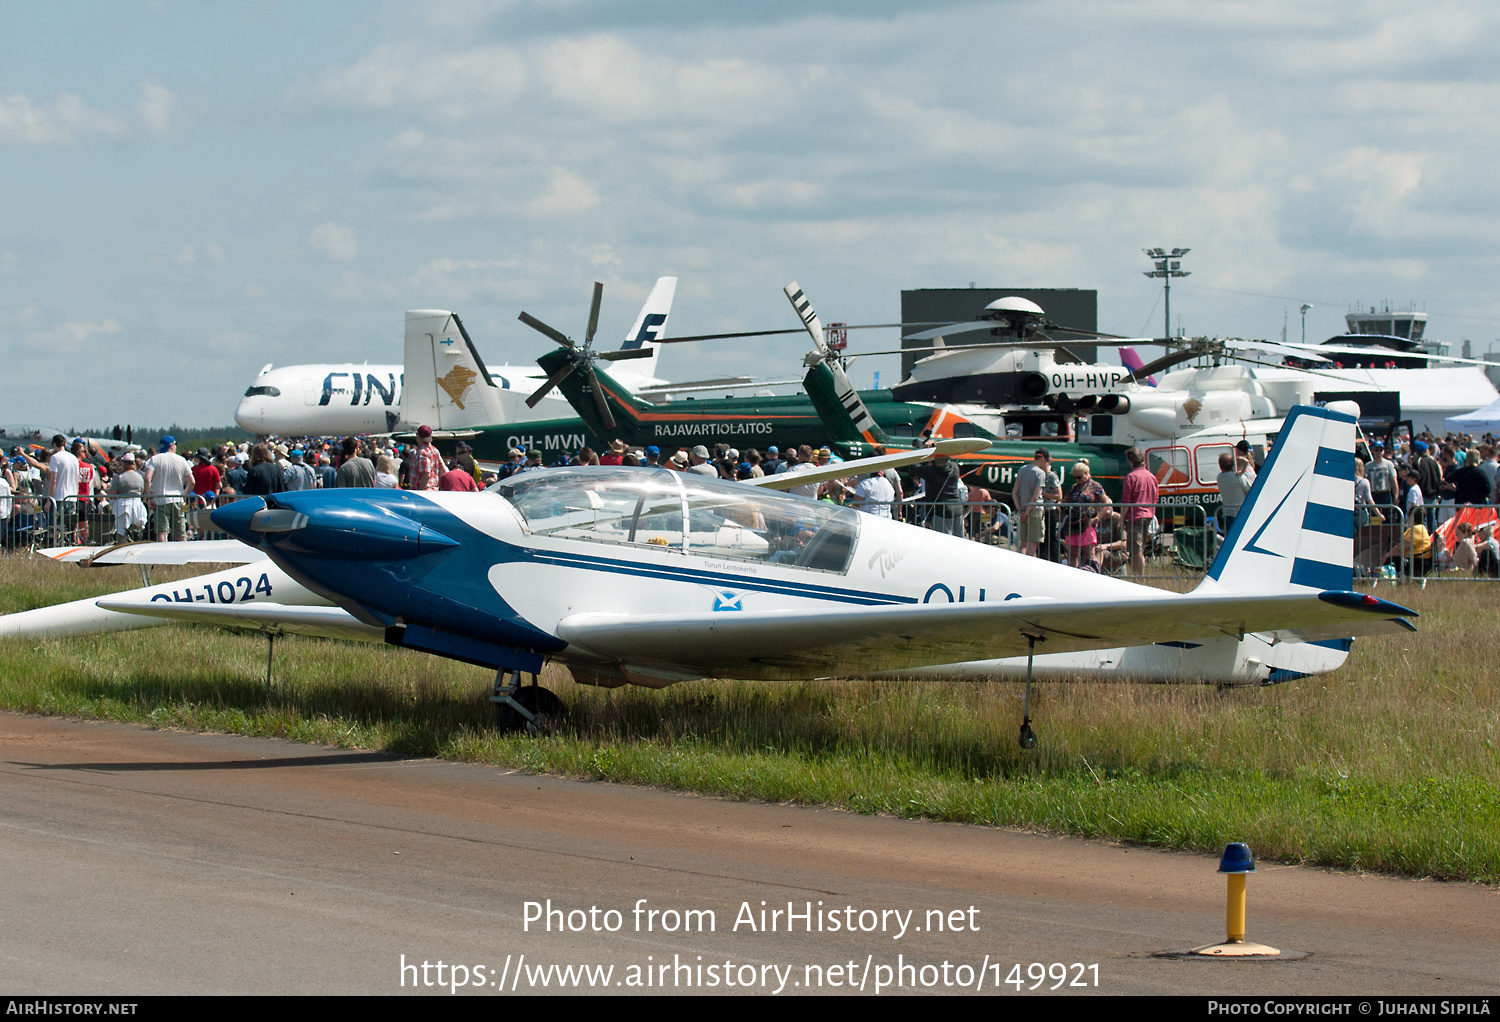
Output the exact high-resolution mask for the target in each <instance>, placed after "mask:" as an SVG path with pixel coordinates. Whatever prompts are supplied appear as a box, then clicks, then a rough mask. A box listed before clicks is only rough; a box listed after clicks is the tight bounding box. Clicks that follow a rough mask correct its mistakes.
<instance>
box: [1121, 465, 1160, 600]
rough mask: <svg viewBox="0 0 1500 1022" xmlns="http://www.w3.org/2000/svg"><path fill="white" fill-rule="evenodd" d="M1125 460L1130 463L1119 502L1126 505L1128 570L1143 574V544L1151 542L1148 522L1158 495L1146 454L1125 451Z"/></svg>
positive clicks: (1144, 554) (1150, 519)
mask: <svg viewBox="0 0 1500 1022" xmlns="http://www.w3.org/2000/svg"><path fill="white" fill-rule="evenodd" d="M1125 460H1126V461H1127V462H1128V463H1129V464H1130V474H1129V475H1127V476H1126V477H1125V484H1124V486H1122V487H1121V489H1120V503H1121V504H1123V505H1125V508H1124V513H1125V545H1126V549H1128V550H1129V552H1130V571H1131V573H1132V574H1135V575H1144V574H1145V573H1146V544H1147V543H1149V542H1150V541H1151V523H1152V521H1153V520H1154V519H1155V518H1156V502H1157V500H1158V499H1159V497H1160V494H1159V492H1158V491H1157V488H1156V476H1154V475H1152V474H1151V470H1150V469H1148V468H1147V467H1146V456H1145V455H1144V454H1142V453H1141V449H1140V448H1139V447H1132V448H1131V449H1130V450H1128V451H1126V452H1125ZM1132 505H1135V506H1132Z"/></svg>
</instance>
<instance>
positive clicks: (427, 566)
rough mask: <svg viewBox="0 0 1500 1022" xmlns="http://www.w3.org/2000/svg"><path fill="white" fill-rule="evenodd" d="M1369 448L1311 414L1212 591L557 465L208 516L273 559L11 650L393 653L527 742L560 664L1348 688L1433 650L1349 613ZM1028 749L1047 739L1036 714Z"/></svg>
mask: <svg viewBox="0 0 1500 1022" xmlns="http://www.w3.org/2000/svg"><path fill="white" fill-rule="evenodd" d="M965 442H966V441H949V442H948V443H956V444H963V443H965ZM1353 449H1354V420H1353V418H1352V417H1350V416H1348V415H1345V414H1341V413H1338V412H1333V411H1329V410H1327V409H1323V408H1314V407H1308V406H1298V407H1297V408H1294V409H1293V410H1292V412H1291V413H1290V414H1289V415H1288V416H1287V419H1286V423H1285V426H1284V427H1283V429H1282V432H1281V434H1280V439H1279V442H1278V443H1277V445H1276V448H1275V450H1274V451H1273V453H1272V454H1271V456H1270V457H1269V458H1268V459H1267V460H1266V463H1265V465H1264V466H1263V468H1262V471H1261V474H1260V475H1259V477H1258V478H1257V479H1256V481H1255V486H1254V488H1253V489H1252V490H1251V492H1250V494H1249V495H1248V496H1247V498H1246V500H1245V503H1244V505H1243V506H1242V508H1241V510H1240V514H1239V516H1238V517H1237V518H1236V519H1235V523H1234V526H1233V528H1232V530H1231V531H1230V533H1229V536H1228V538H1227V539H1226V541H1225V543H1224V545H1223V547H1222V548H1221V550H1220V552H1219V555H1218V557H1217V559H1216V560H1215V561H1214V563H1213V565H1212V567H1211V568H1210V570H1209V572H1208V575H1207V577H1206V578H1205V579H1204V580H1203V582H1202V583H1201V584H1200V585H1199V586H1198V587H1197V588H1196V589H1195V590H1193V591H1192V592H1190V593H1172V592H1166V591H1163V590H1160V589H1154V588H1150V587H1147V586H1143V585H1138V584H1134V583H1131V582H1128V581H1125V580H1123V579H1118V578H1112V577H1107V576H1102V575H1098V574H1094V573H1091V572H1084V571H1080V570H1078V569H1075V568H1069V567H1066V566H1063V565H1059V564H1053V563H1050V562H1047V561H1043V560H1038V559H1036V558H1030V557H1024V556H1022V555H1020V554H1016V553H1012V552H1010V551H1006V550H1001V549H998V548H995V547H989V546H984V545H981V544H977V543H973V542H971V541H969V540H966V539H961V538H958V537H954V536H949V535H944V534H941V533H937V532H933V531H928V530H925V529H920V528H917V527H915V526H911V525H906V524H903V523H901V522H898V521H893V520H891V519H888V518H882V517H877V516H875V515H872V514H864V513H861V512H858V511H855V510H852V509H849V508H842V507H838V506H837V505H833V504H828V503H824V502H819V501H813V500H807V499H804V498H801V497H795V496H789V495H785V494H781V493H776V492H772V491H771V490H769V489H767V488H766V486H767V485H771V486H774V485H776V483H777V481H779V480H783V479H785V478H787V477H785V476H776V477H771V479H768V480H756V482H757V483H761V484H762V485H761V486H752V485H747V484H745V483H736V482H727V481H721V480H715V479H709V478H706V477H699V476H696V475H690V474H685V473H678V472H671V471H668V470H666V469H656V468H597V467H595V468H560V469H544V470H539V471H533V472H526V473H521V474H519V475H516V476H513V477H511V478H510V479H507V480H505V481H504V482H502V483H499V484H497V485H495V486H493V487H491V488H490V489H489V490H488V491H486V492H484V493H441V492H416V491H402V490H337V489H335V490H303V491H297V492H288V493H279V494H274V495H272V496H270V497H268V498H259V497H251V498H246V499H244V500H240V501H237V502H235V503H233V504H229V505H226V506H225V507H221V508H219V509H217V510H215V511H214V512H212V519H213V523H214V526H215V527H217V528H219V529H222V530H224V531H226V532H229V533H230V534H231V535H233V536H235V537H236V538H238V539H239V540H241V541H242V542H243V543H244V544H245V545H246V546H247V548H253V550H252V552H251V553H249V554H248V555H247V556H249V557H256V556H259V555H265V556H268V557H269V560H264V559H263V560H259V561H255V562H253V563H248V564H246V565H244V566H242V567H239V568H233V569H230V570H228V571H225V572H220V573H217V574H214V575H206V576H203V577H201V578H197V579H190V580H187V581H184V582H176V583H166V584H164V585H161V586H156V587H148V588H146V589H142V590H137V591H136V592H134V593H127V594H121V595H118V596H112V597H107V598H104V599H99V600H92V601H79V602H78V603H76V604H70V605H64V606H63V607H59V608H44V609H42V610H35V611H27V612H24V613H20V614H13V615H9V616H6V617H0V635H7V634H9V635H35V634H47V633H53V632H58V631H63V632H67V631H78V630H84V629H85V628H87V629H88V630H95V629H97V628H98V627H99V624H98V620H97V616H98V615H100V614H109V615H111V621H115V620H116V619H125V618H128V617H130V616H139V617H143V618H146V619H155V620H162V619H166V620H187V621H199V622H206V623H215V624H220V625H226V626H231V627H240V628H246V627H249V628H260V629H263V630H265V631H267V632H268V633H270V634H278V633H280V632H283V631H291V632H297V631H307V632H310V633H311V634H315V635H339V636H342V637H347V638H361V639H366V640H374V641H384V642H386V643H387V644H391V645H398V646H405V647H408V648H412V649H419V650H423V651H425V652H428V653H432V654H434V655H437V656H441V657H447V658H450V659H455V660H461V661H465V662H468V663H474V664H481V665H484V666H487V667H490V668H492V669H494V670H496V672H497V674H496V679H495V695H494V696H493V697H492V698H493V699H494V701H495V702H496V703H497V704H499V710H500V712H501V714H502V722H508V724H509V725H512V726H523V727H524V726H528V725H534V724H535V723H536V719H537V718H538V717H540V716H544V715H547V714H550V713H556V712H559V711H560V710H561V703H560V702H559V701H558V699H557V697H556V696H555V695H553V694H552V693H550V692H548V691H547V690H545V689H542V688H540V687H538V686H537V685H535V684H532V685H531V686H525V687H523V686H522V685H521V684H520V680H521V675H522V674H523V673H529V674H532V675H536V674H537V673H538V672H540V670H541V668H542V665H543V663H544V662H545V661H548V660H551V661H554V662H557V663H560V664H562V665H564V666H566V667H567V668H568V669H569V670H570V671H571V672H572V674H573V677H574V679H575V680H577V681H579V682H582V683H585V684H593V685H602V686H606V687H613V686H618V685H625V684H634V685H644V686H648V687H653V688H660V687H664V686H667V685H671V684H673V683H675V682H679V681H686V680H690V679H697V678H757V679H810V678H824V677H878V678H897V679H901V678H911V679H918V678H938V677H943V678H961V679H973V680H981V679H991V678H995V677H1025V678H1026V679H1027V684H1028V688H1027V692H1028V696H1029V691H1030V688H1029V686H1030V680H1031V678H1032V677H1033V676H1038V677H1111V678H1121V677H1131V678H1142V679H1155V680H1181V681H1194V682H1211V683H1219V684H1224V685H1252V684H1271V683H1275V682H1280V681H1286V680H1290V679H1291V678H1295V677H1301V676H1303V675H1306V674H1320V673H1323V672H1326V671H1331V670H1333V669H1335V668H1337V667H1338V666H1340V665H1341V664H1342V663H1343V662H1344V660H1345V658H1346V657H1347V656H1348V652H1349V648H1350V642H1351V640H1352V638H1353V637H1354V636H1357V635H1369V634H1377V633H1382V632H1404V631H1410V630H1413V626H1412V625H1411V624H1410V623H1409V622H1408V621H1407V618H1409V617H1413V616H1415V615H1414V614H1413V613H1412V612H1411V611H1409V610H1407V609H1405V608H1403V607H1400V606H1397V605H1396V604H1393V603H1389V602H1387V601H1384V600H1381V599H1378V598H1376V597H1375V596H1373V595H1368V594H1361V593H1357V592H1353V591H1352V587H1353V570H1352V563H1353V531H1354V514H1353V510H1354V453H1353ZM926 453H927V452H921V451H917V452H903V453H902V454H900V455H889V456H886V457H885V458H882V459H874V460H872V461H871V462H869V463H868V464H869V466H870V467H879V466H881V465H882V464H885V463H886V462H887V461H889V460H890V459H893V458H914V457H915V458H920V457H923V456H925V455H926ZM937 453H938V454H942V453H943V452H942V451H939V452H937ZM860 467H861V466H859V465H857V464H856V463H851V462H846V463H844V464H842V465H839V466H836V467H834V468H832V469H830V470H827V471H828V472H830V473H831V474H834V475H839V474H850V473H854V472H857V471H858V470H859V468H860ZM814 474H815V473H804V474H800V475H797V476H796V477H795V479H794V480H793V481H796V482H799V483H800V482H804V481H808V480H811V479H812V478H813V477H814ZM159 545H160V546H174V547H181V546H185V545H189V544H159ZM85 605H87V606H85ZM87 615H93V616H94V617H95V620H94V621H93V622H92V623H89V624H87V625H85V624H84V623H83V621H82V617H84V616H87ZM75 618H76V619H78V625H77V626H76V627H74V626H73V625H72V624H70V621H71V620H73V619H75ZM111 627H113V625H111ZM1028 706H1029V700H1028ZM506 715H509V716H506ZM1020 740H1021V744H1022V745H1023V746H1024V747H1027V748H1029V747H1031V745H1034V744H1035V741H1036V739H1035V735H1034V734H1033V732H1032V730H1031V727H1030V717H1029V712H1028V714H1027V715H1026V717H1025V719H1024V720H1023V722H1022V726H1021V735H1020Z"/></svg>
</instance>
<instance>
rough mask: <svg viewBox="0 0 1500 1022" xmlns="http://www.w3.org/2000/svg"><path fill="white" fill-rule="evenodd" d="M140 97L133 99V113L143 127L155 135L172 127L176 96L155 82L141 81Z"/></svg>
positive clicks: (163, 132) (162, 133) (161, 133)
mask: <svg viewBox="0 0 1500 1022" xmlns="http://www.w3.org/2000/svg"><path fill="white" fill-rule="evenodd" d="M140 87H141V95H140V98H139V99H137V100H136V101H135V113H136V116H137V117H138V118H140V122H141V124H142V125H143V126H144V127H145V129H146V130H147V131H149V132H151V133H152V134H155V135H165V134H166V133H167V132H168V131H170V130H171V128H172V119H173V114H174V113H175V112H176V109H177V97H175V96H173V95H172V93H171V91H170V90H168V89H166V88H164V87H163V86H161V85H157V84H156V83H155V82H142V83H141V86H140Z"/></svg>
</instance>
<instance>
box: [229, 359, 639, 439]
mask: <svg viewBox="0 0 1500 1022" xmlns="http://www.w3.org/2000/svg"><path fill="white" fill-rule="evenodd" d="M612 375H613V374H612ZM490 377H491V379H493V380H494V381H495V386H496V387H497V388H499V389H500V391H501V394H502V401H503V402H504V405H505V407H506V408H507V410H508V411H509V412H510V413H511V417H510V418H508V419H507V420H506V421H508V422H536V421H539V420H542V419H565V418H569V417H571V416H572V414H573V411H572V409H571V408H570V407H569V406H568V402H567V401H566V399H564V398H563V397H562V395H561V394H560V393H558V392H557V391H553V392H552V393H550V394H548V395H547V396H546V397H544V398H543V399H542V400H541V401H539V402H538V403H537V406H536V407H535V408H531V407H528V406H527V404H526V397H527V396H528V395H529V394H530V393H531V392H532V391H534V390H535V389H536V388H537V387H539V386H541V383H542V380H543V379H544V376H543V374H542V371H541V369H539V368H538V367H537V366H511V365H503V366H499V367H497V368H492V369H490ZM616 379H618V380H619V381H620V383H621V384H622V385H623V386H626V387H629V388H630V389H632V390H635V389H637V388H640V387H647V386H651V385H653V384H657V383H661V382H663V381H660V380H657V379H655V378H654V377H646V376H633V375H630V374H629V373H623V374H621V375H620V376H616ZM404 388H405V379H404V369H403V367H402V366H400V365H371V364H369V363H338V364H334V363H327V364H317V365H295V366H282V367H281V368H280V369H273V368H272V367H271V366H269V365H268V366H266V367H265V368H264V369H262V370H261V371H260V373H259V375H257V376H256V378H255V382H254V383H252V384H251V385H250V388H249V389H248V390H247V391H246V392H245V396H244V397H242V398H241V399H240V403H239V407H238V408H236V409H235V412H234V421H235V422H236V423H237V424H238V425H239V427H240V428H241V429H243V430H244V431H245V432H247V433H255V434H257V435H259V436H351V435H352V436H359V435H363V434H367V433H391V432H394V431H396V430H398V429H403V428H408V427H410V428H415V426H416V425H418V424H416V423H406V422H405V421H404V420H403V418H402V415H401V397H402V392H403V390H404Z"/></svg>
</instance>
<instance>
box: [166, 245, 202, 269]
mask: <svg viewBox="0 0 1500 1022" xmlns="http://www.w3.org/2000/svg"><path fill="white" fill-rule="evenodd" d="M172 258H173V260H174V261H175V262H178V263H181V264H182V265H184V266H189V265H191V264H193V263H196V262H197V261H198V250H197V249H195V248H194V247H193V246H192V245H183V246H182V248H181V249H179V250H178V252H177V254H176V255H175V256H173V257H172Z"/></svg>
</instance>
